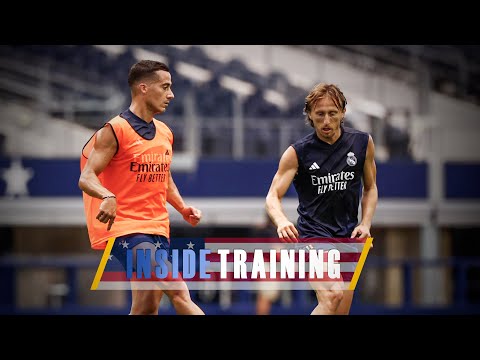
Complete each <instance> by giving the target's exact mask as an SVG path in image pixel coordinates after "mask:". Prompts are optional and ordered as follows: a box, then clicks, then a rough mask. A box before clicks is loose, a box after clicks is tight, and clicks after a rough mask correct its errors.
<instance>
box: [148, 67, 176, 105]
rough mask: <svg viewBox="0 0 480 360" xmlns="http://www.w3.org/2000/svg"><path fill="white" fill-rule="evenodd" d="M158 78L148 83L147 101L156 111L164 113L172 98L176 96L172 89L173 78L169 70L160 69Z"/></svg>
mask: <svg viewBox="0 0 480 360" xmlns="http://www.w3.org/2000/svg"><path fill="white" fill-rule="evenodd" d="M156 73H157V75H158V80H155V81H152V82H150V83H149V84H148V92H147V98H146V103H147V106H148V107H150V108H151V110H152V111H153V112H154V113H155V114H158V113H164V112H165V110H167V107H168V104H169V103H170V100H172V99H173V98H174V95H173V91H172V78H171V75H170V73H169V72H167V71H163V70H158V71H157V72H156Z"/></svg>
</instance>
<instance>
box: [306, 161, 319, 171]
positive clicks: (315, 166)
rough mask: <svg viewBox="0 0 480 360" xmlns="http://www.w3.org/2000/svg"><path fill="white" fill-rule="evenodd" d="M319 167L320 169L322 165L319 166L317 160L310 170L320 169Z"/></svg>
mask: <svg viewBox="0 0 480 360" xmlns="http://www.w3.org/2000/svg"><path fill="white" fill-rule="evenodd" d="M318 169H320V166H318V164H317V163H316V162H314V163H313V164H312V166H310V167H309V168H308V170H318Z"/></svg>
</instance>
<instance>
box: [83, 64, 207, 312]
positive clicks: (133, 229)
mask: <svg viewBox="0 0 480 360" xmlns="http://www.w3.org/2000/svg"><path fill="white" fill-rule="evenodd" d="M128 84H129V86H130V90H131V96H132V100H131V104H130V107H129V108H128V109H127V110H125V111H123V112H122V113H120V114H119V115H118V116H115V117H114V118H113V119H111V120H110V121H108V122H107V123H106V124H105V125H104V126H103V127H102V128H101V129H99V130H98V131H97V132H96V133H95V134H94V135H93V136H92V138H91V139H90V140H89V141H88V142H87V144H86V145H85V146H84V148H83V151H82V156H81V175H80V179H79V187H80V189H81V190H82V191H83V201H84V208H85V215H86V221H87V228H88V234H89V237H90V242H91V247H92V248H93V249H105V247H106V244H107V242H108V239H110V238H112V237H114V238H115V243H114V245H113V248H112V254H113V255H114V256H115V257H116V258H117V259H118V260H119V261H120V262H121V263H122V264H123V265H124V267H125V263H126V260H125V258H126V252H127V250H128V249H131V250H133V252H132V253H133V264H135V263H136V258H135V257H136V254H137V249H141V250H147V249H150V250H151V254H152V259H151V261H152V264H154V265H155V264H156V263H154V262H155V255H154V254H155V251H156V250H157V249H165V250H167V251H168V250H169V246H170V241H169V236H170V221H169V214H168V211H167V202H168V203H170V204H171V205H172V206H173V207H174V208H175V209H176V210H177V211H178V212H179V213H180V214H181V215H182V216H183V218H184V219H185V221H187V222H188V223H189V224H191V225H192V226H196V225H197V224H198V223H199V221H200V219H201V217H202V213H201V211H200V210H198V209H196V208H194V207H193V206H189V205H187V204H185V202H184V200H183V199H182V196H181V195H180V192H179V190H178V188H177V186H176V185H175V182H174V181H173V178H172V175H171V172H170V165H171V161H172V155H173V151H172V145H173V134H172V131H171V130H170V128H169V127H168V126H166V125H165V124H164V123H163V122H161V121H159V120H157V119H155V118H154V116H155V115H157V114H162V113H164V112H165V110H166V109H167V107H168V105H169V103H170V101H172V100H173V98H174V94H173V91H172V79H171V75H170V70H169V68H168V66H167V65H165V64H164V63H161V62H158V61H151V60H142V61H139V62H138V63H136V64H134V65H133V66H132V67H131V68H130V71H129V74H128ZM132 285H133V284H132ZM179 286H180V287H179ZM164 293H165V294H167V296H168V297H169V299H170V301H171V303H172V305H173V306H174V308H175V311H176V313H177V314H197V315H203V314H204V312H203V311H202V310H201V309H200V308H199V307H198V306H197V305H196V304H195V303H194V302H193V301H192V299H191V297H190V293H189V290H188V288H187V285H186V284H185V282H184V281H182V280H181V281H180V282H177V283H176V286H175V287H171V288H170V287H164V288H163V287H160V288H159V289H134V288H133V286H132V304H131V310H130V314H132V315H134V314H142V315H147V314H152V315H157V314H158V310H159V306H160V301H161V298H162V295H163V294H164Z"/></svg>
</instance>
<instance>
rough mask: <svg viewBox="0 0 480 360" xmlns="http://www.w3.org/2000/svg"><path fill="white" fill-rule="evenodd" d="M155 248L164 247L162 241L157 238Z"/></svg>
mask: <svg viewBox="0 0 480 360" xmlns="http://www.w3.org/2000/svg"><path fill="white" fill-rule="evenodd" d="M153 245H155V249H160V248H161V247H162V243H161V242H160V241H158V240H157V242H156V243H155V244H153Z"/></svg>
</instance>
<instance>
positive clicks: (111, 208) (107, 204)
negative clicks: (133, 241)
mask: <svg viewBox="0 0 480 360" xmlns="http://www.w3.org/2000/svg"><path fill="white" fill-rule="evenodd" d="M116 216H117V199H116V198H114V197H110V198H106V199H104V200H103V201H102V203H101V204H100V208H99V211H98V214H97V217H96V219H97V220H98V221H100V222H102V223H105V224H106V223H108V226H107V231H108V230H110V229H111V228H112V225H113V223H114V221H115V217H116Z"/></svg>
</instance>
